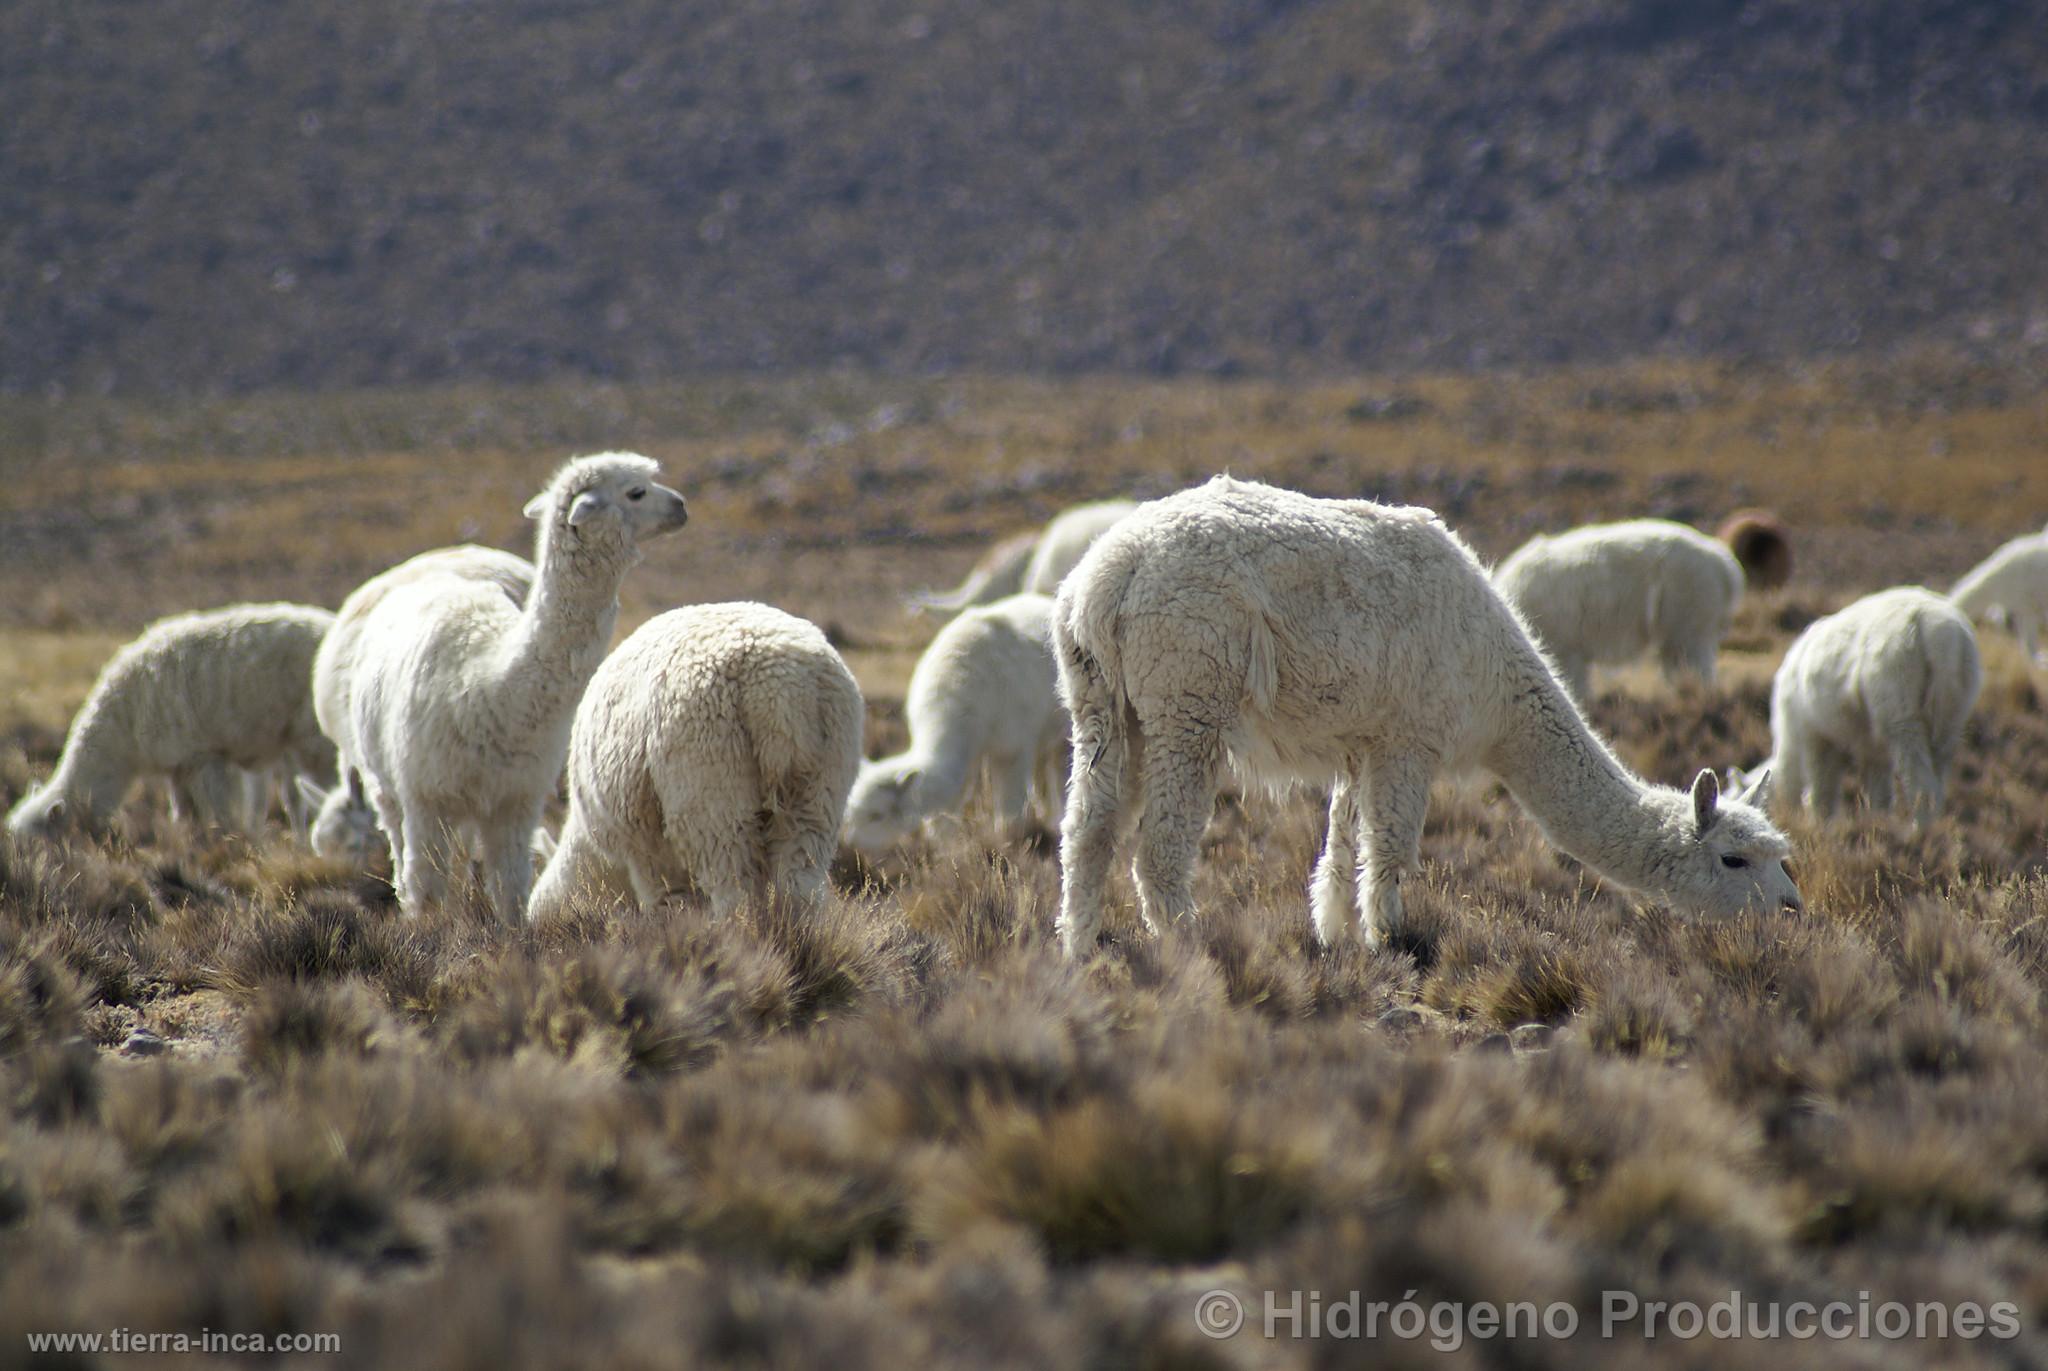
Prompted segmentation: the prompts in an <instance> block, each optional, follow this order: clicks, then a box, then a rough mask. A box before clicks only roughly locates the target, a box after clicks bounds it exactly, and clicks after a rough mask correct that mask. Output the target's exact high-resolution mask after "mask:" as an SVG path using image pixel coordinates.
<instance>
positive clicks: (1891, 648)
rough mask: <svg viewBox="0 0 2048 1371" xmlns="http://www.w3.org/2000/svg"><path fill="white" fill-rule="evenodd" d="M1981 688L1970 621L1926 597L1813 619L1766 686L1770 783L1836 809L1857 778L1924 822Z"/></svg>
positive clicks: (1935, 808)
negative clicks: (1847, 782)
mask: <svg viewBox="0 0 2048 1371" xmlns="http://www.w3.org/2000/svg"><path fill="white" fill-rule="evenodd" d="M1983 681H1984V672H1983V668H1982V667H1981V666H1980V665H1979V663H1978V660H1977V635H1976V634H1975V633H1974V632H1972V631H1971V629H1970V621H1969V618H1968V617H1967V616H1965V615H1964V614H1963V612H1962V611H1961V610H1959V609H1957V608H1956V607H1955V605H1953V604H1951V603H1950V602H1949V601H1948V600H1947V599H1946V598H1945V597H1943V596H1940V595H1937V594H1935V593H1934V592H1933V591H1931V590H1922V589H1921V588H1920V587H1918V586H1902V587H1899V588H1898V589H1895V590H1885V591H1880V592H1878V593H1877V594H1875V595H1866V596H1865V597H1863V598H1862V599H1860V600H1858V601H1856V602H1855V603H1854V604H1852V605H1850V606H1849V607H1848V608H1847V609H1844V610H1842V611H1840V612H1839V613H1835V614H1830V615H1828V616H1827V617H1826V618H1825V619H1817V620H1815V621H1814V622H1813V623H1811V624H1809V625H1807V627H1806V631H1805V632H1803V633H1801V634H1800V635H1799V636H1798V637H1797V638H1796V639H1794V640H1793V642H1792V646H1791V648H1790V649H1789V650H1788V651H1787V652H1786V653H1785V661H1784V663H1783V665H1781V666H1780V667H1779V668H1778V675H1777V679H1776V680H1774V681H1773V682H1772V683H1771V760H1770V762H1769V764H1768V766H1769V771H1770V774H1771V776H1772V777H1773V778H1774V782H1773V784H1774V788H1775V789H1776V791H1777V793H1778V794H1779V795H1782V796H1784V797H1785V798H1786V799H1787V800H1788V801H1790V802H1791V803H1792V804H1795V805H1798V804H1804V805H1808V806H1811V807H1812V808H1814V809H1816V810H1818V811H1819V812H1820V813H1821V814H1823V815H1827V814H1832V813H1834V812H1835V804H1836V802H1837V801H1838V800H1839V799H1840V798H1841V789H1842V778H1843V776H1844V775H1845V774H1847V773H1849V772H1851V771H1854V772H1855V773H1856V774H1859V775H1860V776H1861V777H1862V778H1863V783H1864V790H1865V795H1866V798H1867V799H1868V800H1869V801H1870V803H1871V804H1872V806H1874V807H1877V808H1887V807H1889V806H1890V805H1891V804H1892V803H1893V799H1894V796H1896V797H1897V798H1898V799H1899V800H1902V801H1904V802H1906V803H1907V804H1910V805H1911V806H1912V809H1913V816H1914V819H1915V821H1916V822H1917V823H1919V824H1921V825H1923V826H1924V825H1926V824H1929V823H1932V822H1933V821H1934V817H1935V816H1936V815H1937V814H1939V813H1940V812H1941V805H1942V798H1943V791H1944V790H1945V788H1946V787H1947V784H1948V773H1949V769H1950V768H1951V767H1952V766H1953V765H1954V764H1955V758H1956V751H1957V749H1958V748H1960V747H1961V746H1962V741H1963V725H1964V723H1966V722H1967V721H1968V719H1969V717H1970V710H1971V708H1972V707H1973V706H1974V705H1975V704H1976V702H1977V691H1978V689H1979V687H1981V686H1982V684H1983ZM1732 779H1734V780H1736V781H1737V782H1738V783H1744V782H1746V781H1747V779H1748V778H1747V777H1746V776H1745V775H1744V774H1743V773H1741V772H1736V773H1734V774H1733V777H1732Z"/></svg>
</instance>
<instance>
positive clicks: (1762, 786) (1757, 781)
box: [1735, 763, 1771, 808]
mask: <svg viewBox="0 0 2048 1371" xmlns="http://www.w3.org/2000/svg"><path fill="white" fill-rule="evenodd" d="M1742 779H1743V785H1742V788H1741V793H1739V794H1738V795H1736V797H1735V798H1736V799H1738V800H1740V801H1742V802H1743V803H1744V804H1747V805H1755V806H1757V807H1758V808H1762V807H1763V805H1764V802H1765V801H1767V800H1769V799H1770V798H1771V768H1770V765H1769V764H1768V763H1766V764H1765V765H1763V766H1761V767H1759V768H1758V769H1756V770H1755V771H1752V772H1750V773H1749V774H1748V775H1746V776H1744V777H1743V778H1742Z"/></svg>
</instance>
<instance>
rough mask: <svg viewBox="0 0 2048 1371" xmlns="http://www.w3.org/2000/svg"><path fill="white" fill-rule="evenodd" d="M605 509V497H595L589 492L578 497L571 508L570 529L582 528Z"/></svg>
mask: <svg viewBox="0 0 2048 1371" xmlns="http://www.w3.org/2000/svg"><path fill="white" fill-rule="evenodd" d="M603 508H604V499H603V497H601V496H597V495H593V494H591V493H590V492H589V491H587V490H586V491H584V492H583V493H582V494H581V495H578V496H577V497H576V501H575V503H574V504H572V505H570V506H569V527H570V528H581V527H582V526H583V525H584V524H585V523H587V522H589V520H590V518H591V517H592V516H593V515H595V514H596V513H597V512H598V511H599V510H601V509H603Z"/></svg>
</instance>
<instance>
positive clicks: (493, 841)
mask: <svg viewBox="0 0 2048 1371" xmlns="http://www.w3.org/2000/svg"><path fill="white" fill-rule="evenodd" d="M539 822H540V815H539V814H537V813H536V814H519V815H515V816H513V817H512V818H510V819H509V820H499V821H497V822H494V823H489V824H486V825H484V826H483V828H482V834H481V836H482V838H483V842H482V847H483V863H484V897H485V898H486V899H487V900H489V901H490V905H491V910H492V912H494V913H495V914H496V915H497V916H498V922H500V923H503V924H508V925H512V926H517V925H519V924H521V923H524V922H525V920H526V899H527V895H528V893H529V892H531V891H532V889H533V830H534V827H535V825H536V824H538V823H539Z"/></svg>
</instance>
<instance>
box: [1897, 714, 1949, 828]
mask: <svg viewBox="0 0 2048 1371" xmlns="http://www.w3.org/2000/svg"><path fill="white" fill-rule="evenodd" d="M1886 741H1887V743H1888V744H1889V746H1890V748H1891V771H1892V775H1893V776H1895V777H1896V778H1897V784H1898V789H1899V798H1900V800H1902V801H1903V802H1904V803H1905V805H1906V806H1907V808H1909V809H1911V810H1912V812H1913V822H1914V823H1915V824H1916V825H1918V826H1920V827H1922V828H1924V827H1926V826H1927V825H1928V824H1930V823H1933V822H1934V817H1935V815H1936V814H1938V813H1939V812H1940V810H1941V779H1940V777H1939V776H1937V775H1936V773H1935V770H1934V750H1933V748H1932V747H1930V746H1929V745H1928V741H1927V730H1926V729H1924V728H1921V727H1919V726H1918V725H1917V724H1915V725H1913V726H1908V727H1899V728H1897V729H1896V730H1895V731H1893V732H1891V733H1890V734H1889V735H1888V736H1887V738H1886ZM1887 799H1889V797H1887ZM1886 807H1887V808H1889V807H1890V806H1889V805H1887V806H1886Z"/></svg>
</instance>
